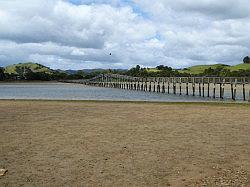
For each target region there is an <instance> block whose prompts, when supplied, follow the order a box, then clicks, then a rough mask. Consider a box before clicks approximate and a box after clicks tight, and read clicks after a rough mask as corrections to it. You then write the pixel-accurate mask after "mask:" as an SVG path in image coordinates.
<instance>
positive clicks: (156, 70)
mask: <svg viewBox="0 0 250 187" xmlns="http://www.w3.org/2000/svg"><path fill="white" fill-rule="evenodd" d="M147 71H148V72H159V71H160V70H158V69H156V68H148V69H147Z"/></svg>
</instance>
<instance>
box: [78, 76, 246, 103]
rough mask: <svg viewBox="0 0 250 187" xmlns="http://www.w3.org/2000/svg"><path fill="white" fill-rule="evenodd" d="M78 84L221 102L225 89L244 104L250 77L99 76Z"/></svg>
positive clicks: (232, 97)
mask: <svg viewBox="0 0 250 187" xmlns="http://www.w3.org/2000/svg"><path fill="white" fill-rule="evenodd" d="M77 82H78V83H82V84H86V85H92V86H101V87H110V88H120V89H130V90H138V91H139V90H140V91H149V92H162V93H170V90H171V91H172V93H173V94H177V92H178V94H180V95H182V94H186V95H193V96H197V95H198V96H201V97H205V96H206V97H212V98H218V97H219V98H221V99H223V98H224V95H225V89H226V90H227V91H229V92H230V95H231V99H233V100H236V94H237V92H238V91H239V89H240V92H241V94H242V99H243V100H244V101H245V100H246V95H247V91H246V87H247V88H248V86H249V83H250V77H131V76H126V75H119V74H100V75H98V76H96V77H94V78H92V79H88V80H81V81H79V80H78V81H77ZM183 84H184V85H183ZM239 87H240V88H239ZM237 89H238V90H237ZM248 89H249V88H248ZM183 90H185V93H183ZM216 91H217V92H216ZM205 92H206V93H205ZM196 93H198V94H196ZM238 95H239V94H238ZM249 99H250V90H249Z"/></svg>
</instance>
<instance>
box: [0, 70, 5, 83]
mask: <svg viewBox="0 0 250 187" xmlns="http://www.w3.org/2000/svg"><path fill="white" fill-rule="evenodd" d="M4 79H5V74H4V68H2V67H0V80H4Z"/></svg>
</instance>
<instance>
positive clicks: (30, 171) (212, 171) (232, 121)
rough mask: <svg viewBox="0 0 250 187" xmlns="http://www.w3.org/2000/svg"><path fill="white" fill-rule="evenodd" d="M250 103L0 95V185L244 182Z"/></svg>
mask: <svg viewBox="0 0 250 187" xmlns="http://www.w3.org/2000/svg"><path fill="white" fill-rule="evenodd" d="M249 119H250V106H249V105H245V106H244V105H229V104H173V103H166V104H161V103H159V104H156V103H132V102H131V103H126V102H121V103H119V102H70V101H67V102H62V101H0V132H1V135H0V146H1V147H0V169H1V168H4V169H8V172H7V173H6V174H5V175H4V176H1V177H0V186H202V185H204V186H206V185H207V186H250V156H249V155H250V120H249Z"/></svg>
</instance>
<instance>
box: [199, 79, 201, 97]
mask: <svg viewBox="0 0 250 187" xmlns="http://www.w3.org/2000/svg"><path fill="white" fill-rule="evenodd" d="M199 96H200V97H201V83H200V82H199Z"/></svg>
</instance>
